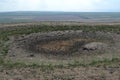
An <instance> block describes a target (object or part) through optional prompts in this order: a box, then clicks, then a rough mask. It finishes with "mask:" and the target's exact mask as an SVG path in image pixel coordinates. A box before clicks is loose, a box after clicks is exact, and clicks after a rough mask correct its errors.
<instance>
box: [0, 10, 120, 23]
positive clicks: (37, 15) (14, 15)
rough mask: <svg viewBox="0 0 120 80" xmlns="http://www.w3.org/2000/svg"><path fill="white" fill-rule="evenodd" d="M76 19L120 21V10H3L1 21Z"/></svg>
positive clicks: (85, 20)
mask: <svg viewBox="0 0 120 80" xmlns="http://www.w3.org/2000/svg"><path fill="white" fill-rule="evenodd" d="M39 21H74V22H106V23H107V22H120V12H37V11H36V12H35V11H33V12H32V11H28V12H27V11H26V12H25V11H23V12H19V11H18V12H3V13H2V12H1V13H0V23H13V22H14V23H19V22H39Z"/></svg>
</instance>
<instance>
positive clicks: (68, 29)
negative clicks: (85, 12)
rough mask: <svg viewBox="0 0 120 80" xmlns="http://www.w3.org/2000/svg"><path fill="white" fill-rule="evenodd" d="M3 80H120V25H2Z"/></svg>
mask: <svg viewBox="0 0 120 80" xmlns="http://www.w3.org/2000/svg"><path fill="white" fill-rule="evenodd" d="M0 74H1V75H0V79H1V80H120V23H114V22H112V23H110V22H109V23H105V22H104V23H102V22H99V23H97V22H96V23H89V22H87V23H84V22H67V21H66V22H63V21H62V22H57V21H55V22H51V21H48V22H36V23H34V22H32V23H15V24H13V23H6V24H5V23H4V24H3V23H2V24H0Z"/></svg>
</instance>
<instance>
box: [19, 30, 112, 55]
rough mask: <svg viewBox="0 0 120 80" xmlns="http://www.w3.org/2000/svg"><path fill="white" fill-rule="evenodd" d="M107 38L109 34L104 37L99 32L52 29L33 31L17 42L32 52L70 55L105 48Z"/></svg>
mask: <svg viewBox="0 0 120 80" xmlns="http://www.w3.org/2000/svg"><path fill="white" fill-rule="evenodd" d="M101 38H102V40H101ZM109 38H110V37H109V36H107V37H105V36H104V35H102V34H101V33H97V34H96V33H92V32H89V33H88V32H82V31H64V32H63V31H53V32H49V33H34V34H31V35H29V36H26V37H25V38H23V39H20V40H19V41H17V43H18V45H19V46H20V47H21V48H22V49H24V50H26V51H27V52H30V53H34V54H49V55H72V54H74V53H76V52H78V53H84V51H89V53H90V51H92V52H93V51H95V50H99V51H101V49H104V48H106V47H105V46H106V41H105V40H106V39H109ZM101 46H102V47H103V48H101Z"/></svg>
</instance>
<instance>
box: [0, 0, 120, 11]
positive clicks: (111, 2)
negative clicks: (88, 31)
mask: <svg viewBox="0 0 120 80" xmlns="http://www.w3.org/2000/svg"><path fill="white" fill-rule="evenodd" d="M8 11H64V12H120V0H0V12H8Z"/></svg>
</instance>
